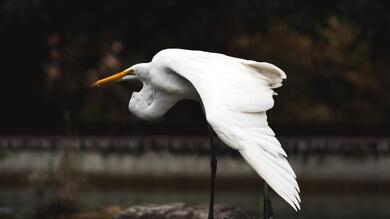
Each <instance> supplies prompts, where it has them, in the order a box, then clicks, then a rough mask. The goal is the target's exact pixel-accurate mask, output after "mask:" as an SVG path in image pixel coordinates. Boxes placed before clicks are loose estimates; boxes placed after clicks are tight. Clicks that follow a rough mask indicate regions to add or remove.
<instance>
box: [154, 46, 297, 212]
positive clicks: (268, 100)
mask: <svg viewBox="0 0 390 219" xmlns="http://www.w3.org/2000/svg"><path fill="white" fill-rule="evenodd" d="M152 62H155V63H159V64H160V65H161V66H163V68H169V69H170V71H174V72H176V73H177V74H179V75H181V76H182V77H184V78H185V79H187V80H188V81H189V82H191V84H192V85H193V86H194V88H195V89H196V91H197V92H198V94H199V96H200V98H201V101H202V103H203V106H204V109H205V112H206V118H207V121H208V122H209V123H210V124H211V126H212V127H213V129H214V131H215V132H216V134H217V135H218V137H219V138H220V139H221V140H222V141H223V142H224V143H225V144H227V145H228V146H230V147H232V148H235V149H237V150H238V151H239V152H240V153H241V155H242V156H243V157H244V159H245V160H246V161H247V162H248V163H249V164H250V165H251V166H252V167H253V168H254V169H255V170H256V172H257V173H258V174H259V175H260V176H261V177H262V178H263V179H264V180H265V181H266V182H267V184H268V185H269V186H270V187H271V188H272V189H273V190H274V191H275V192H276V193H277V194H279V195H280V196H281V197H282V198H283V199H284V200H286V201H287V202H288V203H289V204H290V205H291V206H292V207H293V208H294V209H295V210H297V209H300V201H301V200H300V197H299V187H298V184H297V181H296V176H295V173H294V171H293V169H292V168H291V166H290V165H289V163H288V161H287V159H286V157H287V155H286V153H285V151H284V150H283V148H282V147H281V145H280V143H279V141H278V140H277V139H276V138H275V134H274V132H273V131H272V129H271V128H270V127H269V126H268V123H267V116H266V110H268V109H270V108H272V107H273V104H274V100H273V97H272V96H273V95H274V92H273V90H272V89H273V88H277V87H280V86H281V85H282V80H283V79H285V78H286V75H285V73H284V72H283V71H282V70H281V69H279V68H278V67H276V66H274V65H272V64H269V63H261V62H255V61H250V60H243V59H238V58H233V57H229V56H225V55H221V54H216V53H207V52H201V51H189V50H179V49H169V50H163V51H162V52H160V53H158V54H157V55H156V56H155V58H154V59H153V61H152Z"/></svg>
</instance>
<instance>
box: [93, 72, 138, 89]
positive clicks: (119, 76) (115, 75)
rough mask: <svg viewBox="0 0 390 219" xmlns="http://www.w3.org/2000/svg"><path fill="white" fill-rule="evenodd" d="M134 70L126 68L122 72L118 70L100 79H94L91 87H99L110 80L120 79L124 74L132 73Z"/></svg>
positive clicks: (110, 81)
mask: <svg viewBox="0 0 390 219" xmlns="http://www.w3.org/2000/svg"><path fill="white" fill-rule="evenodd" d="M133 73H134V71H133V70H132V69H126V70H124V71H122V72H119V73H117V74H114V75H111V76H108V77H106V78H103V79H101V80H98V81H96V82H95V83H93V84H92V85H91V87H100V86H102V85H106V84H109V83H112V82H116V81H120V80H121V79H122V78H123V77H124V76H126V75H131V74H133Z"/></svg>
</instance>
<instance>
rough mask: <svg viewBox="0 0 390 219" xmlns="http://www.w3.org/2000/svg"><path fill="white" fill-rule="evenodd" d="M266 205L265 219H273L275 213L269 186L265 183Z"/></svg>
mask: <svg viewBox="0 0 390 219" xmlns="http://www.w3.org/2000/svg"><path fill="white" fill-rule="evenodd" d="M263 199H264V205H263V219H273V218H274V212H273V211H272V205H271V199H270V198H269V193H268V185H267V183H266V182H264V194H263Z"/></svg>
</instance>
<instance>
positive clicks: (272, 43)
mask: <svg viewBox="0 0 390 219" xmlns="http://www.w3.org/2000/svg"><path fill="white" fill-rule="evenodd" d="M0 5H1V8H2V10H1V15H2V16H1V18H2V19H1V20H0V22H1V23H2V24H4V25H2V26H0V31H1V33H2V34H4V35H3V36H6V38H5V39H4V40H2V42H3V43H5V44H6V45H5V48H7V47H8V48H9V51H10V52H9V54H10V55H9V56H10V57H11V58H14V62H8V63H9V64H10V65H9V68H8V69H7V68H6V70H9V71H11V70H12V69H14V67H15V66H20V67H21V68H22V70H23V71H22V70H21V71H19V73H18V75H17V76H13V77H14V78H13V79H15V80H20V78H23V81H22V82H20V83H21V85H20V87H23V90H24V91H25V92H22V93H20V91H15V92H13V93H14V94H15V95H16V98H11V99H10V101H9V103H11V104H8V105H9V109H8V111H9V113H8V114H6V115H12V116H7V117H8V118H5V120H4V121H8V123H7V122H5V123H3V125H4V127H5V126H7V127H10V126H12V125H14V130H15V131H16V132H18V131H19V132H21V128H20V127H21V126H23V127H25V126H30V127H35V126H37V124H38V125H41V126H42V127H43V128H42V130H44V131H46V132H48V131H49V132H50V131H53V130H54V131H53V132H58V130H60V129H61V128H58V127H60V126H61V115H62V110H63V109H69V110H70V111H71V112H72V115H73V116H74V120H76V121H75V124H76V126H77V124H79V125H80V124H92V123H99V124H101V125H103V126H105V127H110V126H114V124H116V126H117V127H120V126H121V124H123V123H124V124H129V125H137V127H142V124H144V123H141V122H140V121H139V120H138V119H137V118H135V117H134V116H131V115H129V112H128V110H127V102H128V100H129V98H130V92H131V91H129V90H134V89H135V87H137V88H138V89H139V84H137V83H132V84H122V85H120V86H110V87H106V88H103V89H101V90H99V91H95V90H94V91H91V90H89V88H88V86H89V84H91V83H92V82H93V81H95V80H97V79H98V78H101V77H103V76H106V75H108V74H111V73H114V72H117V71H119V70H121V69H123V68H126V67H128V66H131V65H132V64H134V63H137V62H146V61H150V60H151V58H152V57H153V55H154V54H155V53H156V52H158V51H159V50H161V49H164V48H169V47H179V48H188V49H200V50H207V51H213V52H221V53H225V54H228V55H232V56H237V57H242V58H247V59H253V60H258V61H267V62H271V63H274V64H276V65H278V66H279V67H281V68H282V69H283V70H285V72H286V73H287V75H288V80H287V81H285V83H284V86H283V87H282V88H280V89H279V90H278V93H279V94H280V96H278V97H276V105H275V108H274V109H273V110H271V111H270V114H271V115H272V116H270V120H271V122H272V123H275V124H294V123H319V124H329V123H331V124H363V125H364V124H384V123H389V121H390V117H389V115H388V112H389V110H390V97H389V95H386V93H387V91H389V88H390V75H389V70H390V64H389V63H390V41H389V40H388V39H389V38H390V16H389V7H388V4H386V3H385V2H384V1H375V2H372V1H368V0H359V1H353V2H352V1H347V0H342V1H324V2H312V1H292V0H287V1H268V0H267V1H258V0H246V1H233V0H228V1H205V0H197V1H179V0H167V1H158V0H145V1H121V0H113V1H93V2H92V1H91V2H89V1H83V2H79V1H64V0H51V1H49V0H34V1H11V0H6V1H4V2H3V3H0ZM16 47H17V48H18V50H19V51H22V52H18V53H15V48H16ZM15 60H17V61H15ZM21 65H22V66H21ZM14 74H16V73H14ZM11 77H12V76H11ZM24 79H25V80H24ZM6 86H7V85H6ZM20 87H14V85H11V84H10V85H9V87H6V88H7V89H9V90H12V89H21V88H20ZM18 93H20V94H18ZM25 95H27V98H26V96H25ZM18 97H19V98H23V99H27V100H26V102H27V103H26V102H24V103H23V104H21V103H17V102H18V101H15V100H17V98H18ZM27 104H29V105H30V106H36V108H35V110H34V107H32V109H31V110H29V111H28V112H27V114H26V112H25V110H23V107H24V106H25V105H27ZM186 104H187V105H186ZM186 104H183V105H181V106H179V109H180V110H178V109H175V108H174V109H173V110H171V112H170V113H168V115H167V116H166V117H164V118H161V119H160V120H158V121H157V122H156V123H157V124H159V125H162V124H169V125H170V126H174V124H176V125H177V123H179V124H183V123H188V124H191V125H192V124H196V123H199V121H200V120H201V119H202V118H201V115H200V112H201V111H200V109H199V107H197V106H195V105H194V104H190V103H186ZM180 107H181V108H180ZM16 108H22V109H19V110H15V109H16ZM188 115H198V116H188ZM15 117H17V118H18V120H21V121H23V122H20V123H18V124H17V125H15V124H14V123H15ZM31 117H33V118H31ZM189 117H190V118H189ZM42 118H44V119H42ZM7 119H8V120H7ZM118 124H119V125H118ZM154 124H155V123H154ZM169 125H168V126H166V125H164V127H165V128H166V129H169V127H170V126H169ZM80 127H81V126H80ZM181 127H183V126H181ZM196 128H199V126H195V129H196ZM31 129H34V128H30V130H27V131H31ZM55 130H57V131H55ZM138 130H140V131H139V132H143V131H144V130H146V128H145V129H143V128H138ZM158 130H160V131H161V129H158ZM92 132H93V131H92ZM156 132H158V131H156Z"/></svg>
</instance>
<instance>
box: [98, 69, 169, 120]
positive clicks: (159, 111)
mask: <svg viewBox="0 0 390 219" xmlns="http://www.w3.org/2000/svg"><path fill="white" fill-rule="evenodd" d="M149 70H150V63H140V64H136V65H133V66H131V67H130V68H127V69H126V70H124V71H121V72H119V73H116V74H114V75H111V76H109V77H106V78H103V79H101V80H98V81H97V82H95V83H93V84H92V85H91V87H101V86H104V85H107V84H111V83H113V82H119V81H128V80H139V81H141V82H142V89H141V90H140V91H139V92H135V91H132V95H131V98H130V102H129V110H130V111H131V112H132V113H133V114H135V115H136V116H137V117H139V118H142V119H146V120H150V119H154V118H157V117H160V116H161V115H163V114H164V113H165V112H166V110H165V108H164V107H161V104H159V101H158V100H156V98H155V95H154V94H155V92H154V89H155V87H154V86H153V85H152V83H151V74H150V71H149Z"/></svg>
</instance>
